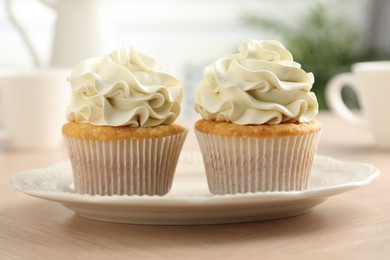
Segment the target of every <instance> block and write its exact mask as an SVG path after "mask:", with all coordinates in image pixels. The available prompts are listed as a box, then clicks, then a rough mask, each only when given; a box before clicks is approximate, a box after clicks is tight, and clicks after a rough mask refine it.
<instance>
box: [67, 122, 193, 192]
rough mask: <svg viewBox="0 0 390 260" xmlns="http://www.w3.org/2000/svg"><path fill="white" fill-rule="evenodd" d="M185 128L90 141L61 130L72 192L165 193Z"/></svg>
mask: <svg viewBox="0 0 390 260" xmlns="http://www.w3.org/2000/svg"><path fill="white" fill-rule="evenodd" d="M187 132H188V131H187V130H186V129H183V130H182V132H180V133H176V134H174V135H169V136H163V137H153V138H142V139H127V140H126V139H117V140H93V139H85V138H79V137H74V136H69V135H66V134H65V133H64V138H65V141H66V144H67V147H68V153H69V156H70V160H71V164H72V170H73V176H74V183H75V190H76V192H79V193H83V194H90V195H96V194H98V195H160V196H162V195H165V194H166V193H168V192H169V190H170V188H171V185H172V181H173V177H174V173H175V169H176V165H177V161H178V158H179V154H180V151H181V148H182V146H183V143H184V140H185V137H186V135H187Z"/></svg>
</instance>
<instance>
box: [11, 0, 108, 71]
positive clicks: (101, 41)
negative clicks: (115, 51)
mask: <svg viewBox="0 0 390 260" xmlns="http://www.w3.org/2000/svg"><path fill="white" fill-rule="evenodd" d="M40 2H41V3H43V4H45V5H46V6H48V7H50V9H52V10H53V11H54V12H55V13H56V14H57V19H56V23H55V26H54V37H53V46H52V55H51V62H50V64H49V65H50V66H52V67H56V68H64V67H65V68H66V67H71V66H74V65H75V64H76V63H77V62H79V61H80V60H83V59H86V58H89V57H93V56H98V55H101V54H102V53H105V52H106V51H107V48H108V47H109V46H110V41H111V38H112V37H111V35H110V29H111V28H110V26H109V25H108V24H109V20H108V19H104V18H105V15H104V14H105V13H106V11H107V6H106V4H107V2H108V1H105V0H57V1H50V0H40ZM12 4H13V1H12V0H6V12H7V14H8V18H9V20H10V22H11V23H12V24H13V25H14V26H15V29H16V30H17V32H18V33H19V34H20V36H21V39H22V40H23V42H24V44H25V46H26V47H27V50H28V51H29V53H30V55H31V57H32V59H33V61H34V64H35V65H36V67H42V66H43V64H42V63H43V62H42V60H41V59H40V58H39V57H38V52H37V50H36V49H35V48H34V47H33V42H31V40H30V39H29V37H28V32H26V31H25V29H24V26H22V25H23V23H21V22H20V20H22V21H23V18H22V19H20V17H19V18H18V17H17V16H16V15H15V14H14V11H13V5H12ZM24 22H28V21H24Z"/></svg>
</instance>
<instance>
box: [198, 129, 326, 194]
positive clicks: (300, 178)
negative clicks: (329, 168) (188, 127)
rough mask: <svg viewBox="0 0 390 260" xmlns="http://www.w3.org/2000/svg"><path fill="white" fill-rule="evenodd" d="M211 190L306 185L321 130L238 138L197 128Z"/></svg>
mask: <svg viewBox="0 0 390 260" xmlns="http://www.w3.org/2000/svg"><path fill="white" fill-rule="evenodd" d="M195 133H196V136H197V139H198V142H199V146H200V149H201V151H202V155H203V162H204V164H205V170H206V175H207V182H208V186H209V189H210V191H211V192H212V193H214V194H235V193H247V192H259V191H293V190H304V189H306V188H307V186H308V183H309V178H310V173H311V168H312V164H313V160H314V155H315V153H316V150H317V146H318V143H319V140H320V135H321V133H320V132H317V133H312V134H308V135H303V136H289V137H277V138H239V137H229V136H219V135H213V134H207V133H203V132H200V131H198V130H196V129H195Z"/></svg>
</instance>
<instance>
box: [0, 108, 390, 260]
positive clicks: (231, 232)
mask: <svg viewBox="0 0 390 260" xmlns="http://www.w3.org/2000/svg"><path fill="white" fill-rule="evenodd" d="M319 119H320V120H321V121H322V123H323V127H324V131H323V136H322V140H321V144H320V147H319V151H318V153H319V154H322V155H328V156H332V157H335V158H337V159H340V160H344V161H356V162H366V163H370V164H373V165H375V166H376V167H378V168H379V169H380V170H381V175H380V177H379V178H377V179H376V180H374V181H373V182H372V183H371V184H369V185H368V186H365V187H362V188H359V189H356V190H353V191H350V192H347V193H343V194H340V195H337V196H335V197H331V198H329V199H328V200H327V201H326V202H324V203H323V204H320V205H319V206H318V207H316V208H315V209H314V210H313V211H312V212H311V213H309V214H306V215H302V216H298V217H292V218H287V219H280V220H273V221H264V222H254V223H244V224H228V225H213V226H212V225H210V226H142V225H128V224H112V223H105V222H99V221H93V220H88V219H84V218H81V217H78V216H76V215H75V214H74V213H73V212H72V211H70V210H68V209H66V208H65V207H63V206H62V205H60V204H57V203H54V202H48V201H45V200H42V199H38V198H34V197H30V196H28V195H25V194H23V193H21V192H19V191H17V190H16V189H14V188H13V187H12V186H11V185H10V184H9V178H10V177H11V176H12V175H13V174H15V173H16V172H18V171H21V170H27V169H31V168H37V167H44V166H47V165H49V164H52V163H55V162H58V161H62V160H65V159H67V152H66V150H65V148H64V147H60V148H58V149H54V150H49V151H47V150H46V151H1V152H0V259H94V260H96V259H144V258H151V259H158V258H170V259H185V258H190V259H195V258H196V259H202V258H203V259H205V258H210V259H218V258H225V259H243V256H245V258H248V259H260V258H262V259H284V258H285V259H303V258H304V259H318V258H322V259H325V258H326V259H331V258H333V259H390V258H388V257H389V256H390V151H381V150H378V149H376V148H375V147H374V146H373V139H372V137H371V135H370V133H368V132H366V131H364V130H360V129H356V128H354V127H352V126H350V125H348V124H347V123H345V122H343V121H342V120H341V119H338V118H336V117H334V116H333V115H331V114H327V113H323V114H322V115H321V116H320V117H319ZM194 122H195V120H194V121H193V122H192V123H194ZM184 149H192V150H193V149H197V146H196V141H195V136H194V134H193V131H191V133H190V134H189V136H188V139H187V141H186V144H185V148H184Z"/></svg>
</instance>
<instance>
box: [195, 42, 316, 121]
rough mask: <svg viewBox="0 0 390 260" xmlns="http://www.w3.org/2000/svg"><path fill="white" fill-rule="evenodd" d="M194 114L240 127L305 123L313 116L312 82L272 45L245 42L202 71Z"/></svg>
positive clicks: (286, 54)
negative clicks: (236, 51) (236, 49)
mask: <svg viewBox="0 0 390 260" xmlns="http://www.w3.org/2000/svg"><path fill="white" fill-rule="evenodd" d="M204 74H205V77H204V79H203V80H202V81H201V83H200V84H199V85H198V87H197V89H196V97H195V98H196V103H195V110H196V111H197V112H198V113H200V114H201V115H202V116H203V118H204V119H206V120H216V121H226V122H232V123H235V124H240V125H249V124H280V123H284V122H286V123H287V122H300V123H301V122H308V121H310V120H312V119H313V118H314V117H315V116H316V115H317V113H318V102H317V99H316V96H315V94H314V93H313V92H310V90H311V88H312V86H313V83H314V76H313V74H312V73H306V72H305V71H304V70H302V69H301V65H300V64H298V63H296V62H294V61H293V56H292V55H291V53H290V52H289V51H288V50H286V48H285V47H284V46H283V45H282V44H281V43H279V42H277V41H255V40H251V41H247V42H244V43H242V44H241V45H240V47H239V53H238V54H235V55H231V56H228V57H225V58H222V59H219V60H217V61H216V62H214V63H213V64H211V65H209V66H207V67H206V68H205V72H204Z"/></svg>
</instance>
